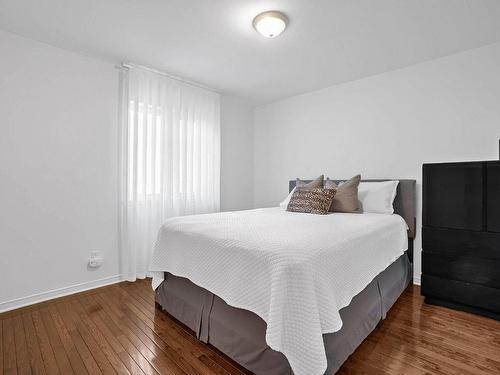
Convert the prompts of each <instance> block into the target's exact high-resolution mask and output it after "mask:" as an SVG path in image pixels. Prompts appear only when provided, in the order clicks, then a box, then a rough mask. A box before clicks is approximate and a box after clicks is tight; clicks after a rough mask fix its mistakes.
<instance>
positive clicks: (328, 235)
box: [151, 207, 408, 375]
mask: <svg viewBox="0 0 500 375" xmlns="http://www.w3.org/2000/svg"><path fill="white" fill-rule="evenodd" d="M406 229H407V226H406V223H405V221H404V220H403V219H402V218H401V217H400V216H398V215H383V214H343V213H334V214H329V215H324V216H321V215H310V214H301V213H291V212H287V211H284V210H282V209H281V208H279V207H277V208H266V209H256V210H249V211H237V212H224V213H217V214H208V215H194V216H184V217H177V218H172V219H169V220H167V221H166V222H165V224H164V225H163V226H162V228H161V229H160V232H159V234H158V240H157V244H156V248H155V251H154V255H153V260H152V268H151V270H152V271H158V272H153V273H154V277H153V288H156V287H157V286H158V285H159V284H160V283H161V281H162V280H163V272H164V271H168V272H170V273H172V274H174V275H176V276H181V277H187V278H189V279H190V280H191V281H192V282H194V283H195V284H197V285H199V286H201V287H203V288H205V289H207V290H209V291H211V292H212V293H214V294H216V295H218V296H219V297H221V298H222V299H223V300H224V301H226V302H227V303H228V304H229V305H231V306H235V307H239V308H243V309H246V310H249V311H252V312H254V313H255V314H257V315H258V316H260V317H261V318H262V319H264V321H265V322H266V323H267V332H266V341H267V344H268V345H269V346H270V347H271V348H273V349H274V350H277V351H280V352H282V353H283V354H284V355H285V356H286V357H287V359H288V361H289V363H290V366H291V367H292V370H293V372H294V373H295V375H320V374H323V373H324V372H325V370H326V367H327V363H326V354H325V349H324V345H323V338H322V334H323V333H329V332H335V331H338V330H339V329H340V328H341V327H342V320H341V318H340V315H339V310H340V309H341V308H343V307H345V306H347V305H348V304H349V303H350V301H351V299H352V298H353V297H354V296H355V295H356V294H358V293H359V292H361V291H362V290H363V289H364V288H365V287H366V286H367V285H368V284H369V283H370V281H371V280H373V278H374V277H375V276H376V275H378V274H379V273H380V272H381V271H383V270H384V269H385V268H387V267H388V266H389V265H390V264H391V263H392V262H394V261H395V260H396V259H397V258H398V257H399V256H401V255H402V254H403V253H404V251H405V250H406V249H407V248H408V239H407V234H406Z"/></svg>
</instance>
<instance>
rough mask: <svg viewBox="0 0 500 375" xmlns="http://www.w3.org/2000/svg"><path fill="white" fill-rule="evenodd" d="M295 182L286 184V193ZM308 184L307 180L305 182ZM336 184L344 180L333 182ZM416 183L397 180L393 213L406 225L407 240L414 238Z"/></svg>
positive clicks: (291, 188)
mask: <svg viewBox="0 0 500 375" xmlns="http://www.w3.org/2000/svg"><path fill="white" fill-rule="evenodd" d="M295 181H296V180H290V182H289V184H288V189H289V190H288V191H292V190H293V188H294V187H295ZM305 181H306V182H309V181H308V180H305ZM334 181H335V182H336V183H338V182H340V181H345V180H334ZM362 181H363V182H379V181H391V180H390V179H385V180H362ZM416 206H417V204H416V181H415V180H399V184H398V188H397V191H396V198H395V199H394V213H396V214H398V215H400V216H401V217H402V218H403V219H404V220H405V221H406V224H408V228H409V229H408V238H411V239H414V238H415V230H416V222H415V220H416V210H417V207H416Z"/></svg>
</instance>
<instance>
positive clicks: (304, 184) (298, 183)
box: [295, 175, 325, 188]
mask: <svg viewBox="0 0 500 375" xmlns="http://www.w3.org/2000/svg"><path fill="white" fill-rule="evenodd" d="M324 179H325V176H324V175H321V176H319V177H318V178H316V179H315V180H312V181H311V182H309V183H307V182H304V181H302V180H301V179H300V178H297V180H296V181H295V186H296V187H298V188H299V187H308V188H322V187H323V180H324Z"/></svg>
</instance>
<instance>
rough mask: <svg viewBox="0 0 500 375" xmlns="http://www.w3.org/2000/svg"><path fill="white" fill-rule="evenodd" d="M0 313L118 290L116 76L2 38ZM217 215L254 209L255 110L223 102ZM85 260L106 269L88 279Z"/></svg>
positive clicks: (108, 68) (109, 69)
mask: <svg viewBox="0 0 500 375" xmlns="http://www.w3.org/2000/svg"><path fill="white" fill-rule="evenodd" d="M0 53H1V56H2V57H1V58H0V285H1V287H0V311H2V310H6V309H10V308H14V307H18V306H21V305H23V304H27V303H30V302H34V301H38V300H41V299H44V298H49V297H54V296H57V295H61V294H64V293H69V292H74V291H77V290H82V289H85V288H91V287H95V286H98V285H103V284H106V283H110V282H115V281H118V280H119V278H120V277H119V274H120V270H119V254H118V243H117V241H118V221H117V218H118V212H117V194H118V191H117V189H118V183H117V180H118V168H117V147H118V133H117V130H118V123H117V113H118V71H117V70H116V69H115V68H114V64H112V63H111V62H104V61H100V60H96V59H93V58H89V57H86V56H82V55H79V54H76V53H73V52H69V51H66V50H62V49H58V48H55V47H51V46H49V45H46V44H43V43H39V42H35V41H32V40H29V39H25V38H21V37H18V36H15V35H13V34H10V33H6V32H2V31H0ZM221 103H222V105H221V126H222V160H221V164H222V170H221V179H222V181H221V185H222V186H221V192H222V199H221V203H222V208H223V209H225V210H230V209H239V208H248V207H251V206H252V205H253V179H252V176H253V156H252V155H253V142H252V141H253V129H252V125H253V110H252V107H251V106H250V105H248V104H247V103H245V102H244V101H241V100H239V99H235V98H232V97H228V96H225V97H223V98H222V101H221ZM91 250H99V251H101V252H102V253H103V256H104V264H103V266H102V267H101V268H99V269H97V270H90V269H87V260H88V257H89V255H90V251H91Z"/></svg>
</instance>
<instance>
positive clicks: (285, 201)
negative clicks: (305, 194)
mask: <svg viewBox="0 0 500 375" xmlns="http://www.w3.org/2000/svg"><path fill="white" fill-rule="evenodd" d="M295 189H296V188H293V190H292V191H291V192H290V194H288V195H287V196H286V198H285V200H284V201H283V202H281V203H280V207H281V208H282V209H284V210H286V208H287V207H288V203H290V199H292V195H293V192H294V191H295Z"/></svg>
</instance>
